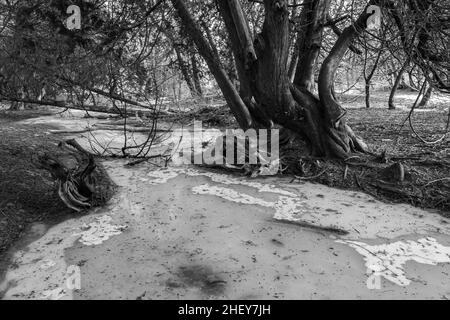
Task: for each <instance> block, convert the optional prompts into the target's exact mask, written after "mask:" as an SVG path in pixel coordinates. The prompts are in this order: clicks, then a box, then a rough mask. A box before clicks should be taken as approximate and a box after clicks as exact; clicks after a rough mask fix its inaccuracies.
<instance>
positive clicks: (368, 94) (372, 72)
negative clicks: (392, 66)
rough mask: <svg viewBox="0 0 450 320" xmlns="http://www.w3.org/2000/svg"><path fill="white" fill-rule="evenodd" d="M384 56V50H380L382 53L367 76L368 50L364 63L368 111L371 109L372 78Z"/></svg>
mask: <svg viewBox="0 0 450 320" xmlns="http://www.w3.org/2000/svg"><path fill="white" fill-rule="evenodd" d="M382 54H383V50H382V48H380V51H379V52H378V54H377V58H376V60H375V63H374V65H373V67H372V70H371V71H370V73H369V74H366V64H367V50H366V59H365V63H364V80H365V82H366V108H367V109H369V108H370V86H371V84H372V78H373V76H374V75H375V71H377V68H378V64H379V62H380V59H381V55H382Z"/></svg>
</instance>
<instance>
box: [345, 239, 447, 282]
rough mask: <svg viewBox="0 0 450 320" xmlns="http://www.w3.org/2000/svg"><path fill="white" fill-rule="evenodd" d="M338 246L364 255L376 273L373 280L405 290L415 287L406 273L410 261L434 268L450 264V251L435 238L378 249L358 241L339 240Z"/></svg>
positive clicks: (369, 268) (368, 266)
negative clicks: (388, 282)
mask: <svg viewBox="0 0 450 320" xmlns="http://www.w3.org/2000/svg"><path fill="white" fill-rule="evenodd" d="M337 242H338V243H341V244H346V245H349V246H350V247H352V248H354V249H355V250H356V251H357V252H358V253H359V254H361V255H363V256H364V260H365V261H366V267H367V268H368V270H369V271H371V272H372V276H379V277H383V278H385V279H387V280H389V281H391V282H393V283H395V284H397V285H399V286H402V287H405V286H408V285H409V284H410V283H411V280H409V279H408V278H407V277H406V275H405V270H404V267H405V264H406V263H407V262H408V261H416V262H418V263H422V264H427V265H433V266H435V265H437V264H439V263H450V247H445V246H443V245H441V244H439V243H438V242H437V240H436V239H434V238H425V239H420V240H418V241H417V242H415V241H406V242H403V241H399V242H395V243H391V244H382V245H375V246H371V245H368V244H366V243H363V242H357V241H343V240H338V241H337Z"/></svg>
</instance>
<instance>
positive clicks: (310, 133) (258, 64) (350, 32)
mask: <svg viewBox="0 0 450 320" xmlns="http://www.w3.org/2000/svg"><path fill="white" fill-rule="evenodd" d="M171 1H172V3H173V5H174V7H175V9H176V11H177V12H178V15H179V16H180V18H181V20H182V22H183V23H184V26H185V28H186V29H187V30H188V31H189V32H188V33H189V35H190V37H191V38H192V39H193V40H194V41H195V43H196V45H197V47H198V49H199V50H198V51H199V53H201V54H202V55H203V57H204V58H205V60H206V61H207V62H208V66H209V68H210V70H211V72H212V73H213V75H214V76H215V78H216V80H217V82H218V84H219V86H221V89H222V92H223V94H224V96H225V98H226V99H227V100H229V101H233V102H235V105H234V107H236V104H237V105H239V108H240V109H243V107H242V105H243V106H244V107H247V108H246V109H244V110H248V114H250V113H251V115H252V116H253V118H252V121H253V124H254V125H255V126H256V125H260V124H261V122H259V121H258V120H255V118H256V117H255V115H256V114H259V115H262V118H264V119H269V120H270V121H273V122H274V123H276V124H278V125H281V126H282V127H284V128H286V129H289V130H290V131H292V132H294V133H295V134H298V135H300V136H301V137H303V138H305V139H306V140H307V141H308V142H309V145H310V147H311V153H312V154H313V155H314V156H325V157H333V158H346V157H348V156H349V155H350V154H351V153H352V152H354V151H365V150H366V148H367V146H366V145H365V144H364V143H363V142H362V140H361V139H360V138H358V137H357V136H356V135H355V134H354V132H353V131H352V130H351V128H350V127H349V126H348V125H347V124H346V121H345V119H343V116H344V115H345V111H344V109H343V108H342V107H341V106H340V105H339V104H338V103H337V101H336V99H335V97H334V95H333V87H334V79H335V74H336V71H337V68H338V67H339V64H340V62H341V60H342V58H343V56H344V54H345V52H346V51H347V50H348V49H349V47H350V46H351V44H352V41H353V39H354V38H355V37H356V36H357V35H358V33H360V32H362V31H363V30H364V29H365V27H366V22H367V19H368V17H369V16H370V14H367V13H366V12H364V13H363V14H362V15H361V16H360V18H359V19H358V20H357V21H356V22H355V23H354V24H353V25H351V26H349V27H348V28H346V29H345V30H344V31H343V32H342V34H341V36H340V37H339V39H338V41H337V42H336V44H335V46H334V47H333V49H332V50H331V52H330V54H329V55H328V57H327V58H326V59H325V62H324V63H323V65H322V67H321V70H320V75H319V97H316V96H315V95H314V94H312V93H311V92H310V91H309V90H308V87H309V88H310V87H311V86H310V85H309V84H308V82H309V83H310V82H311V78H312V75H313V74H314V67H315V64H316V60H317V55H318V54H319V52H320V47H321V41H322V36H321V32H322V27H323V26H322V24H323V22H325V18H326V16H327V11H328V9H327V8H328V6H329V3H330V0H320V1H319V2H316V1H308V3H309V4H310V5H311V6H313V8H314V11H313V13H314V14H313V19H314V21H315V28H311V30H310V32H312V34H313V39H306V38H305V37H304V36H303V37H302V36H299V38H300V39H304V40H303V41H304V43H305V46H306V47H307V49H301V53H302V54H304V55H303V56H302V57H303V58H302V59H301V61H302V63H303V65H304V68H300V66H298V67H297V69H296V70H297V71H298V77H297V76H296V79H298V82H297V84H298V85H297V84H296V83H295V82H294V84H291V81H290V77H289V76H290V74H289V67H288V63H287V62H288V58H289V49H290V39H289V10H288V7H289V4H288V1H287V0H264V1H263V4H264V7H265V21H264V25H263V28H262V32H261V34H259V35H258V36H257V37H256V39H255V40H254V41H253V40H252V39H251V38H249V35H250V34H251V33H250V31H249V28H248V23H247V20H246V18H245V16H244V15H243V11H242V8H241V6H240V2H239V1H238V0H227V1H219V2H218V6H219V11H220V13H221V15H222V17H223V19H224V22H225V25H226V28H227V31H228V34H229V37H230V41H231V44H232V45H231V49H232V50H233V54H234V56H235V59H236V65H237V69H238V73H239V77H240V82H241V84H243V85H242V87H243V88H245V90H241V95H240V96H239V95H236V94H235V90H232V89H230V88H229V87H228V85H227V84H226V83H227V81H224V79H223V78H222V76H221V73H220V72H218V68H220V63H219V62H218V61H216V60H215V59H214V57H213V55H212V53H210V52H209V51H210V50H209V48H208V47H207V46H206V45H204V42H205V43H206V41H205V39H204V37H203V35H202V34H201V33H200V32H198V31H197V30H196V24H195V22H194V20H193V19H192V17H191V16H190V14H189V12H188V10H187V8H186V6H185V4H184V1H183V0H171ZM373 3H375V1H371V2H370V4H373ZM316 5H317V7H316ZM301 32H304V33H305V34H306V32H305V30H302V31H301ZM303 51H306V52H303ZM299 61H300V60H299ZM302 72H304V73H302ZM224 82H225V84H224ZM228 82H229V81H228ZM233 89H234V88H233ZM238 97H239V98H240V99H237V98H238ZM229 104H230V107H232V108H233V105H232V104H231V103H229ZM232 110H233V109H232Z"/></svg>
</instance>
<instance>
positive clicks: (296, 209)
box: [192, 184, 309, 221]
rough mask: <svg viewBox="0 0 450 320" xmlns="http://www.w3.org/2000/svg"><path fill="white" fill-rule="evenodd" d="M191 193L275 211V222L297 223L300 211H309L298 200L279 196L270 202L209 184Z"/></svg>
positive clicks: (302, 202) (193, 189)
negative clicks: (288, 221) (289, 221)
mask: <svg viewBox="0 0 450 320" xmlns="http://www.w3.org/2000/svg"><path fill="white" fill-rule="evenodd" d="M192 191H193V192H194V194H201V195H211V196H217V197H219V198H222V199H225V200H228V201H232V202H236V203H241V204H246V205H259V206H262V207H266V208H272V209H275V215H274V218H275V219H277V220H293V221H299V220H300V219H297V218H296V216H299V215H300V214H301V211H304V210H305V209H309V208H308V207H307V205H306V203H305V202H304V201H302V200H300V199H298V198H290V197H284V196H280V197H279V199H278V201H277V202H270V201H265V200H262V199H259V198H255V197H252V196H250V195H247V194H245V193H242V192H237V191H235V190H233V189H230V188H224V187H218V186H211V185H209V184H204V185H201V186H196V187H194V188H192Z"/></svg>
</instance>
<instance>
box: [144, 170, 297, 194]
mask: <svg viewBox="0 0 450 320" xmlns="http://www.w3.org/2000/svg"><path fill="white" fill-rule="evenodd" d="M181 174H185V175H187V176H189V177H207V178H210V179H211V180H212V181H213V182H216V183H221V184H224V185H241V186H246V187H250V188H254V189H257V190H258V192H266V193H275V194H280V195H284V196H287V197H297V195H296V194H295V193H293V192H290V191H287V190H284V189H281V188H277V186H275V185H274V184H265V183H260V182H257V181H250V180H247V179H246V178H243V177H240V178H237V177H233V176H230V175H226V174H220V173H214V172H206V171H199V170H194V169H190V168H188V169H182V168H164V169H161V170H155V171H150V172H149V173H148V174H147V176H149V177H151V178H154V179H153V180H152V181H150V182H149V183H150V184H151V185H158V184H164V183H167V182H168V181H169V180H171V179H175V178H176V177H178V176H179V175H181Z"/></svg>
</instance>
